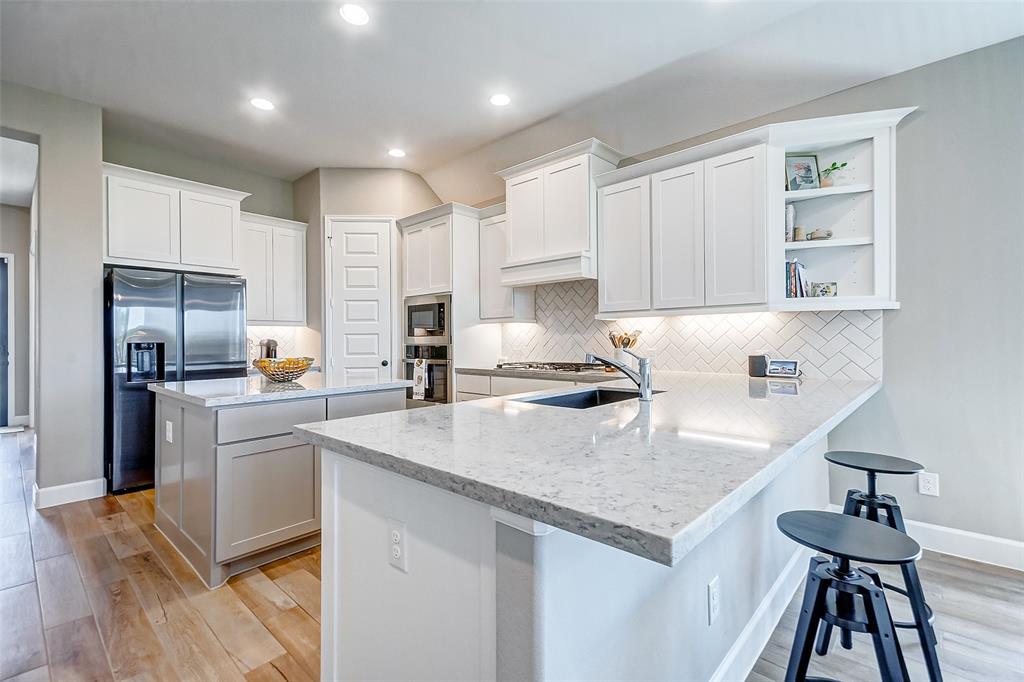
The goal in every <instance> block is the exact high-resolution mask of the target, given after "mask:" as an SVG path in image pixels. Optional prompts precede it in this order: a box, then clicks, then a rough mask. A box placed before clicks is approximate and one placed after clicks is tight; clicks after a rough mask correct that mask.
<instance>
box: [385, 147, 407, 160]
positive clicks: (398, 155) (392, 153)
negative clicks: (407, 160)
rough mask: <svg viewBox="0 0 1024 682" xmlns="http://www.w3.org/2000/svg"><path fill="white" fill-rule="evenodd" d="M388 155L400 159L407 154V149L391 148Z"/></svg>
mask: <svg viewBox="0 0 1024 682" xmlns="http://www.w3.org/2000/svg"><path fill="white" fill-rule="evenodd" d="M388 156H393V157H395V158H396V159H400V158H402V157H403V156H405V150H404V149H398V148H394V149H389V150H388Z"/></svg>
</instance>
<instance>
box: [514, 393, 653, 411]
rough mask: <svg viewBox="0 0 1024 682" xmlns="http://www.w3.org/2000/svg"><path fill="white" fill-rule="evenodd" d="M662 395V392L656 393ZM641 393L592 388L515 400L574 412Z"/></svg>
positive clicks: (626, 398) (634, 396) (634, 397)
mask: <svg viewBox="0 0 1024 682" xmlns="http://www.w3.org/2000/svg"><path fill="white" fill-rule="evenodd" d="M655 393H661V391H655ZM639 394H640V393H639V391H631V390H629V389H623V388H592V389H590V390H588V391H579V392H578V393H567V394H565V395H552V396H539V397H537V398H513V400H517V401H518V402H521V403H533V404H534V405H550V406H551V407H568V408H571V409H573V410H586V409H588V408H591V407H599V406H601V405H610V404H612V403H618V402H621V401H623V400H633V399H636V397H637V396H638V395H639Z"/></svg>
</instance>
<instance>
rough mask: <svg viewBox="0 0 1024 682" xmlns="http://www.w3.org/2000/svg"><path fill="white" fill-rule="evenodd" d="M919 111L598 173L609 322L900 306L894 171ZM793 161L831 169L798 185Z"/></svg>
mask: <svg viewBox="0 0 1024 682" xmlns="http://www.w3.org/2000/svg"><path fill="white" fill-rule="evenodd" d="M914 109H915V107H904V108H900V109H886V110H883V111H868V112H863V113H857V114H844V115H840V116H826V117H823V118H815V119H804V120H800V121H788V122H784V123H772V124H769V125H766V126H762V127H760V128H755V129H753V130H748V131H744V132H741V133H738V134H736V135H731V136H729V137H724V138H721V139H719V140H713V141H711V142H706V143H704V144H701V145H697V146H696V147H691V148H689V149H683V150H681V151H678V152H672V153H671V154H666V155H665V156H661V157H658V158H654V159H649V160H647V161H642V162H640V163H636V164H632V165H630V166H626V167H623V168H619V169H616V170H614V171H610V172H607V173H604V174H601V175H598V176H596V177H595V179H594V184H595V185H596V186H597V187H598V188H599V190H598V197H599V201H600V210H599V213H598V254H599V256H600V263H599V265H600V268H599V276H598V284H599V292H600V296H599V310H598V317H602V318H604V319H617V318H620V317H629V316H645V315H650V314H652V313H654V314H660V315H665V314H676V315H684V314H701V313H724V312H733V311H735V312H748V311H761V310H770V311H801V310H880V309H893V308H899V302H898V301H896V300H895V297H894V292H893V281H894V277H895V272H894V270H895V263H894V259H893V222H894V220H895V189H896V188H895V180H894V177H893V173H892V169H893V168H894V165H895V159H894V154H895V152H894V149H895V137H896V127H897V125H899V122H900V121H901V120H902V119H903V118H904V117H905V116H907V114H909V113H910V112H912V111H913V110H914ZM790 157H801V161H802V162H804V163H807V164H817V168H818V170H819V174H818V175H815V174H814V171H813V170H812V171H811V173H810V174H809V177H808V178H807V179H806V182H801V183H800V186H798V187H793V186H792V184H793V183H794V180H793V179H791V176H792V175H793V173H790V172H788V170H787V169H788V167H789V164H790V163H794V162H795V161H793V160H792V159H790ZM833 164H835V165H837V166H842V170H841V171H838V172H836V173H834V174H833V175H832V177H829V178H827V179H823V178H821V176H820V170H821V169H825V168H829V167H830V166H831V165H833ZM644 182H649V183H650V184H649V187H650V192H649V195H650V196H649V202H647V203H646V204H645V203H644V201H643V199H642V193H643V190H642V189H641V188H642V187H644V186H645V185H644ZM645 211H648V213H645ZM787 222H788V224H787ZM794 228H802V230H803V234H804V235H805V236H804V238H802V239H800V240H796V239H795V232H799V230H796V231H794ZM811 233H814V235H815V236H814V237H813V238H811V237H810V236H809V235H810V234H811ZM645 234H649V235H650V248H649V250H643V251H642V252H640V253H638V252H637V251H636V249H637V245H638V244H641V243H642V240H643V239H644V235H645ZM648 273H649V277H650V281H649V285H650V289H649V292H647V291H645V289H644V287H645V286H646V285H647V282H646V281H645V278H646V277H647V275H648Z"/></svg>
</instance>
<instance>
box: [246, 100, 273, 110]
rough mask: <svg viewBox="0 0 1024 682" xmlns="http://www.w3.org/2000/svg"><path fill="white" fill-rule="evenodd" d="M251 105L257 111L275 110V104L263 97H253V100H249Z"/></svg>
mask: <svg viewBox="0 0 1024 682" xmlns="http://www.w3.org/2000/svg"><path fill="white" fill-rule="evenodd" d="M249 104H251V105H253V106H254V107H256V108H257V109H262V110H263V111H273V110H274V103H273V102H271V101H270V100H269V99H263V98H262V97H253V98H252V99H251V100H249Z"/></svg>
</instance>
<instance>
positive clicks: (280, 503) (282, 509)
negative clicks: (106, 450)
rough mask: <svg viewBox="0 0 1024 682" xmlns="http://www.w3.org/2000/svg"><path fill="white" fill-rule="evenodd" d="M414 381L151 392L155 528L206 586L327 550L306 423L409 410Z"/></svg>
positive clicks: (204, 384)
mask: <svg viewBox="0 0 1024 682" xmlns="http://www.w3.org/2000/svg"><path fill="white" fill-rule="evenodd" d="M411 383H412V382H409V381H405V380H399V381H389V382H384V383H377V384H369V385H366V384H361V385H355V384H353V385H337V386H330V385H325V384H324V381H323V375H322V374H320V373H311V374H306V375H305V376H303V377H301V378H300V379H298V380H297V381H292V382H287V383H272V382H269V381H267V380H266V379H264V378H263V377H259V376H249V377H244V378H237V379H211V380H207V381H183V382H167V383H163V384H150V385H149V390H150V391H152V392H154V393H155V394H156V424H157V429H156V444H155V452H156V473H155V478H156V482H155V487H156V519H155V523H156V527H157V528H159V529H160V531H161V532H162V533H163V534H164V535H165V536H167V538H168V539H169V540H170V541H171V543H172V544H174V546H175V547H176V548H177V549H178V551H179V552H181V554H182V555H183V556H184V557H185V558H186V559H187V560H188V562H189V563H190V564H191V565H192V567H193V568H195V570H196V572H197V573H198V574H199V576H200V577H201V578H202V579H203V581H204V582H205V583H206V584H207V586H208V587H216V586H217V585H219V584H221V583H222V582H224V581H225V580H226V579H227V578H228V577H230V576H231V575H234V574H237V573H240V572H241V571H244V570H247V569H249V568H251V567H253V566H258V565H260V564H263V563H266V562H268V561H273V560H274V559H277V558H280V557H283V556H287V555H288V554H291V553H294V552H297V551H300V550H302V549H306V548H308V547H312V546H314V545H317V544H319V542H320V453H319V451H318V449H317V448H315V447H314V446H312V445H308V444H306V443H304V442H302V441H299V440H297V439H296V438H294V437H293V436H292V435H291V432H292V426H293V425H295V424H298V423H301V422H307V421H310V420H323V419H340V418H342V417H349V416H353V415H364V414H371V413H379V412H386V411H390V410H403V409H404V408H405V389H406V387H408V386H410V385H411Z"/></svg>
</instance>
